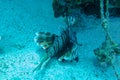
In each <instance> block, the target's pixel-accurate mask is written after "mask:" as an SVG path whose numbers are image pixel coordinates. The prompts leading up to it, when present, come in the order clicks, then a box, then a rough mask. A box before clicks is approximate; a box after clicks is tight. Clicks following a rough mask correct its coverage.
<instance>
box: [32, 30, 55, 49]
mask: <svg viewBox="0 0 120 80" xmlns="http://www.w3.org/2000/svg"><path fill="white" fill-rule="evenodd" d="M55 36H56V35H55V34H51V33H49V32H37V33H36V36H35V38H34V41H35V42H36V43H37V44H38V45H39V46H41V47H42V48H43V49H47V48H49V47H50V46H52V45H53V42H54V40H55Z"/></svg>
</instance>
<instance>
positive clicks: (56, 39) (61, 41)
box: [33, 27, 78, 71]
mask: <svg viewBox="0 0 120 80" xmlns="http://www.w3.org/2000/svg"><path fill="white" fill-rule="evenodd" d="M34 40H35V42H36V43H37V44H38V45H39V46H41V48H42V49H43V50H45V53H43V56H42V59H41V60H40V63H39V65H38V66H37V67H36V68H35V69H34V70H33V71H35V70H39V69H40V68H41V69H42V68H43V67H44V65H46V63H47V62H48V61H49V60H50V59H51V58H52V57H53V56H58V57H59V58H58V60H59V61H63V60H67V61H72V60H76V61H78V55H77V52H76V49H77V38H76V34H75V33H74V32H72V31H71V30H70V28H69V27H67V28H65V29H63V28H62V29H61V32H60V35H56V34H52V33H50V32H38V33H36V37H35V38H34Z"/></svg>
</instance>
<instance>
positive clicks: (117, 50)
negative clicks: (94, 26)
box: [94, 0, 120, 80]
mask: <svg viewBox="0 0 120 80" xmlns="http://www.w3.org/2000/svg"><path fill="white" fill-rule="evenodd" d="M108 4H109V0H100V12H101V20H102V24H101V25H102V28H103V29H104V31H105V34H106V40H105V41H104V42H103V43H102V46H101V47H99V48H97V49H95V50H94V53H95V55H96V57H97V59H98V60H99V61H100V63H106V64H107V65H111V66H112V68H113V70H114V74H115V76H116V78H117V80H120V77H119V74H118V73H117V71H116V69H115V66H114V65H113V60H114V59H115V57H116V56H117V55H119V54H120V44H117V43H115V42H113V41H112V39H111V37H110V34H109V31H108V18H109V11H108Z"/></svg>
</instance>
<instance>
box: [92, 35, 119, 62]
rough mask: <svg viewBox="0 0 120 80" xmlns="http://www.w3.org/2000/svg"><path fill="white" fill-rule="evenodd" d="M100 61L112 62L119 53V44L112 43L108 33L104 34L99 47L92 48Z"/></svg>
mask: <svg viewBox="0 0 120 80" xmlns="http://www.w3.org/2000/svg"><path fill="white" fill-rule="evenodd" d="M94 53H95V55H96V56H97V58H98V60H99V61H100V62H106V63H107V64H112V62H113V60H114V58H115V56H116V55H118V54H120V45H119V44H116V43H114V42H113V41H112V40H111V39H110V37H109V35H107V36H106V40H105V41H104V42H103V43H102V46H101V47H100V48H97V49H95V50H94Z"/></svg>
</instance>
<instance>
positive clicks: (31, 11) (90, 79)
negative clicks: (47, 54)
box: [0, 0, 120, 80]
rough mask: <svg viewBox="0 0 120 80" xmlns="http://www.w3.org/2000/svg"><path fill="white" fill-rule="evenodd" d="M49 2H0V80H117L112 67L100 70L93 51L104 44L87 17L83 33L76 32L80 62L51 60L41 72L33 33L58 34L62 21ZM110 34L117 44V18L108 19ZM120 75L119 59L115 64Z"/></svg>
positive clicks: (99, 31)
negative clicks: (38, 68)
mask: <svg viewBox="0 0 120 80" xmlns="http://www.w3.org/2000/svg"><path fill="white" fill-rule="evenodd" d="M51 4H52V0H43V1H40V0H0V37H1V39H0V80H117V78H116V76H115V74H114V70H113V69H112V67H101V66H100V65H99V62H98V61H97V59H96V57H95V55H94V53H93V50H94V49H95V48H97V47H99V46H100V45H101V43H102V42H103V41H104V40H105V34H104V31H103V29H102V28H101V25H100V20H99V19H96V18H94V17H91V16H86V19H85V20H84V21H83V22H84V24H83V25H84V26H86V27H85V28H84V29H83V28H82V29H80V30H79V31H78V32H77V39H78V40H77V41H78V43H80V44H82V46H80V47H79V49H78V50H77V51H78V53H79V62H59V61H57V59H56V58H53V59H52V60H51V61H50V62H49V64H47V66H46V67H45V68H44V69H43V70H42V71H37V72H35V73H33V72H32V71H33V69H34V68H35V67H36V66H37V65H38V64H39V58H40V56H39V54H38V53H37V52H36V48H37V45H36V44H35V43H34V40H33V39H34V36H35V33H36V32H38V31H49V32H51V33H55V34H59V32H58V31H59V29H60V27H61V26H62V27H64V26H66V25H65V22H64V19H63V18H57V19H56V18H54V16H53V10H52V6H51ZM109 21H110V22H109V23H110V24H109V26H110V27H109V31H110V34H111V36H112V38H113V40H114V41H115V42H117V43H120V18H112V17H111V18H110V20H109ZM114 65H115V67H116V71H117V72H118V73H119V75H120V58H118V59H117V60H116V61H115V63H114Z"/></svg>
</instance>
